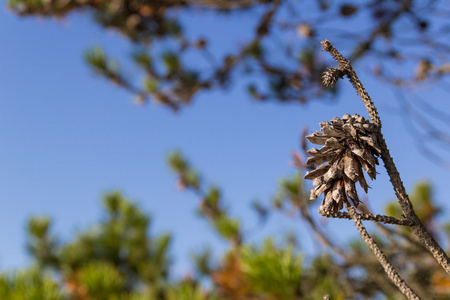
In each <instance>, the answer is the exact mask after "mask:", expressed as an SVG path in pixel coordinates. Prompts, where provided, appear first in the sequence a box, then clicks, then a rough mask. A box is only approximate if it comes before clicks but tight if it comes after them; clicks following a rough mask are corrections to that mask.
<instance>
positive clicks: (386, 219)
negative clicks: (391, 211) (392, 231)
mask: <svg viewBox="0 0 450 300" xmlns="http://www.w3.org/2000/svg"><path fill="white" fill-rule="evenodd" d="M319 213H320V214H321V215H322V216H324V217H327V218H337V219H349V220H352V219H353V218H352V216H350V214H349V213H346V212H340V211H329V210H324V209H319ZM357 215H358V216H359V217H360V218H361V220H365V221H375V222H381V223H385V224H395V225H401V226H408V227H411V226H413V225H414V222H413V221H412V220H410V219H397V218H394V217H390V216H384V215H374V214H367V213H361V214H357Z"/></svg>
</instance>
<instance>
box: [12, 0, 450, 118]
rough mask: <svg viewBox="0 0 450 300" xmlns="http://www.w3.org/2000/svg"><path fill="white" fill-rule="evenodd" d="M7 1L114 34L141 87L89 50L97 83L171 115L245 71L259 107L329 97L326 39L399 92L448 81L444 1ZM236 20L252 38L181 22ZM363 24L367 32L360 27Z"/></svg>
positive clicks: (28, 12) (18, 9) (25, 12)
mask: <svg viewBox="0 0 450 300" xmlns="http://www.w3.org/2000/svg"><path fill="white" fill-rule="evenodd" d="M7 3H8V6H9V8H10V9H11V10H12V11H13V12H15V13H16V14H18V15H20V16H42V17H56V18H62V17H65V16H67V15H68V14H70V13H73V12H77V11H81V12H84V13H85V14H86V15H89V16H91V17H92V19H93V20H94V22H96V23H97V24H98V25H99V26H101V27H102V28H104V29H109V30H114V31H117V32H119V33H120V34H121V35H122V36H123V37H124V38H125V39H126V40H129V42H130V47H132V48H133V49H134V50H133V51H131V52H132V54H131V57H130V60H131V61H133V62H134V63H135V65H136V68H137V69H138V70H140V71H141V73H142V78H143V84H142V85H139V84H136V82H132V81H127V80H125V78H126V76H123V75H122V73H121V71H120V70H119V69H118V68H117V65H118V64H117V63H114V64H112V65H111V63H110V62H111V60H110V59H107V58H106V55H105V54H104V52H103V50H101V48H95V49H94V50H92V51H88V52H87V54H86V61H87V62H88V64H89V65H91V66H92V67H93V69H94V70H95V71H96V72H97V73H98V74H100V75H101V76H104V77H106V78H108V79H110V80H112V81H113V82H114V83H116V84H119V85H121V86H122V87H124V88H126V89H128V90H129V91H130V92H132V93H134V94H136V95H137V96H138V98H139V99H141V100H140V102H139V103H143V102H145V101H147V99H153V100H154V101H156V102H157V103H161V104H163V105H167V106H168V107H170V108H172V109H174V110H177V109H179V108H180V107H182V106H183V105H186V104H189V103H191V102H192V98H193V97H194V96H195V95H196V94H197V93H198V92H199V91H201V90H205V89H206V90H207V89H212V88H226V87H228V86H229V85H230V83H231V82H234V81H236V80H239V79H237V78H238V76H235V75H237V74H239V73H240V72H241V71H245V74H246V75H245V80H246V81H247V83H248V84H249V85H248V86H249V88H248V91H249V93H250V95H251V96H252V97H253V98H254V99H257V100H275V101H279V102H292V101H294V102H300V103H305V102H307V101H311V100H314V99H317V98H323V97H325V98H328V99H330V98H331V96H332V95H333V93H335V92H336V89H327V88H324V87H322V85H321V83H320V76H321V73H322V71H323V70H324V69H325V66H326V64H325V62H324V61H323V59H321V58H320V57H319V53H320V47H319V42H320V40H322V39H324V38H329V39H332V41H333V42H335V43H336V44H337V45H338V46H339V49H341V50H345V51H344V52H347V53H351V55H350V59H351V61H352V62H355V61H357V60H362V61H364V62H367V63H368V64H369V65H370V68H369V69H371V70H372V71H373V74H375V75H376V76H379V77H380V78H382V79H383V80H386V79H387V80H389V81H390V82H392V83H394V84H397V85H399V86H404V87H406V86H407V85H408V84H409V83H412V82H414V83H415V84H419V83H420V84H422V83H424V82H428V83H430V82H436V79H441V78H443V77H444V76H448V73H449V67H448V63H447V62H448V60H449V54H450V51H449V49H450V47H449V44H448V39H445V38H444V37H445V36H447V37H448V25H449V23H448V18H446V13H443V12H442V8H443V7H444V6H445V1H426V0H423V1H418V0H415V1H414V0H401V1H397V0H377V1H371V0H367V1H366V0H365V1H358V2H349V1H340V0H334V1H333V0H326V1H316V0H308V1H290V0H236V1H226V0H215V1H211V0H171V1H163V0H156V1H148V0H114V1H109V0H51V1H48V0H8V2H7ZM305 11H306V13H305ZM242 13H248V15H249V16H251V18H248V19H247V20H248V25H247V26H245V28H244V27H242V28H241V30H243V31H245V32H248V33H249V34H250V36H249V37H248V38H247V40H244V41H242V40H238V38H237V36H234V35H233V34H231V35H227V36H226V37H224V36H223V35H217V36H208V37H204V34H203V33H202V32H201V31H199V32H193V31H189V30H187V29H186V28H188V27H189V26H186V22H187V21H186V19H185V18H184V15H187V16H189V17H192V16H194V17H196V18H197V17H198V18H202V17H204V16H205V15H213V16H214V17H215V19H214V20H215V21H217V22H222V21H223V22H225V23H226V24H229V23H227V22H229V21H228V19H227V18H229V16H233V15H240V14H242ZM189 17H188V19H189ZM361 21H364V26H360V25H358V24H359V23H360V22H361ZM200 30H201V29H200ZM405 33H408V34H405ZM224 38H226V39H227V41H226V44H228V45H229V47H228V48H223V49H221V50H222V51H221V53H213V50H212V49H215V48H214V47H215V44H216V43H217V42H218V39H224ZM221 44H223V43H221ZM419 45H420V47H419ZM411 52H413V53H415V54H411ZM193 54H195V55H196V57H198V60H197V61H201V60H203V62H200V63H195V64H192V63H190V62H191V61H192V57H193V56H192V55H193ZM416 54H417V55H416ZM373 58H375V60H376V63H373V61H374V60H373ZM124 65H125V64H124ZM399 65H402V66H405V65H408V66H409V67H408V68H410V69H408V68H405V67H403V69H404V71H402V72H401V73H399V72H397V73H393V72H392V71H391V70H393V69H395V68H396V67H397V66H399ZM397 70H399V69H398V68H397ZM411 74H414V75H413V76H411ZM241 77H242V76H240V77H239V78H241ZM141 82H142V81H141ZM257 86H259V88H257Z"/></svg>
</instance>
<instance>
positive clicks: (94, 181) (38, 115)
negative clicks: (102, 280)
mask: <svg viewBox="0 0 450 300" xmlns="http://www.w3.org/2000/svg"><path fill="white" fill-rule="evenodd" d="M244 20H245V18H242V17H241V18H239V17H237V18H236V19H235V20H234V22H233V23H230V24H228V25H227V26H223V24H222V25H220V24H217V25H215V26H216V27H214V26H205V24H211V18H210V19H209V20H205V19H203V20H193V21H192V23H191V24H190V26H191V27H192V29H193V30H200V29H202V28H206V30H209V31H210V33H211V32H214V31H218V32H220V33H221V34H222V36H223V37H224V39H225V38H226V36H230V35H236V34H240V33H239V32H240V31H241V28H242V26H244V27H245V22H244ZM202 22H203V23H202ZM205 22H207V23H205ZM243 36H245V35H243ZM328 38H329V39H331V40H332V37H328ZM95 45H101V46H104V47H105V48H106V49H107V50H108V51H109V53H112V54H115V53H117V54H118V55H123V54H124V53H125V54H126V53H129V52H130V50H131V48H130V47H129V45H128V44H127V43H126V42H125V41H124V40H122V39H121V38H120V37H119V36H118V35H117V34H114V33H112V32H105V31H102V30H101V29H99V28H98V27H97V26H96V25H93V24H92V23H91V21H90V19H89V18H87V17H85V16H82V15H75V16H71V17H70V18H68V19H65V20H62V21H54V20H44V19H36V18H30V19H21V18H18V17H16V16H14V15H13V14H12V13H10V12H8V11H7V10H6V8H4V7H2V8H1V9H0V93H1V94H0V95H1V96H0V137H1V139H0V241H1V243H0V270H7V269H14V268H19V267H23V266H25V265H27V263H28V261H29V259H28V256H27V254H26V251H25V226H26V220H27V218H28V217H30V216H32V215H42V214H45V215H48V216H50V217H52V218H53V220H54V227H53V229H54V232H55V233H56V234H57V235H59V236H60V237H61V238H63V239H68V238H69V237H70V236H72V235H73V234H74V233H76V232H77V231H79V230H82V229H83V228H85V227H86V226H88V225H89V224H93V223H94V222H96V221H98V220H99V219H100V218H101V216H102V214H101V202H100V199H101V196H102V194H103V193H105V192H108V191H112V190H115V189H119V190H121V191H123V192H124V194H125V195H126V196H128V197H130V198H131V199H134V200H136V201H137V202H138V203H139V204H141V206H142V207H143V208H144V209H145V210H146V211H147V212H150V213H151V214H152V215H153V220H154V222H153V232H154V233H155V232H157V233H160V232H164V231H168V232H171V233H173V234H174V243H173V245H172V248H171V250H172V254H173V258H174V263H175V267H174V269H175V273H178V274H181V273H182V272H185V271H187V270H189V269H190V267H189V263H188V258H189V253H191V252H192V251H195V250H199V249H201V248H202V246H204V245H213V247H214V249H217V251H220V249H223V248H224V247H225V245H226V244H225V243H224V242H221V241H220V240H219V239H218V238H217V237H216V236H215V235H214V234H213V233H212V232H211V230H210V229H209V227H208V225H207V223H206V221H204V220H202V219H199V218H198V217H196V215H195V210H196V206H197V199H196V198H195V197H194V196H192V195H190V194H188V193H183V192H180V191H178V190H176V188H175V182H176V178H175V176H174V174H172V173H171V172H170V170H169V168H168V166H167V164H166V162H165V158H166V155H167V154H168V152H169V151H171V150H174V149H180V150H181V151H182V152H183V153H184V154H185V155H186V156H187V157H188V158H189V159H190V161H191V162H192V163H193V165H194V166H196V167H197V168H198V169H199V170H200V171H201V172H202V174H204V176H205V178H206V179H207V180H208V182H210V183H216V184H218V185H219V186H220V187H222V188H223V190H224V195H225V201H226V203H227V206H228V207H229V208H230V210H231V212H232V214H234V215H236V216H238V217H240V218H241V219H244V223H243V227H244V228H253V227H254V226H255V225H256V224H257V220H256V218H255V216H254V214H253V213H252V212H251V209H250V203H251V201H252V200H254V199H260V200H261V201H262V202H263V203H269V198H270V197H271V196H273V195H274V194H275V192H276V188H277V182H278V181H279V179H280V178H281V177H284V176H287V175H292V174H295V170H294V169H293V168H292V167H291V166H290V165H289V161H290V152H291V151H292V150H297V149H298V145H299V135H300V132H301V129H302V128H303V126H305V125H307V126H309V128H310V130H317V129H319V126H318V123H319V122H321V121H325V120H330V119H332V118H333V117H335V116H339V117H341V116H342V115H343V114H345V113H350V114H354V113H359V114H361V115H364V116H366V115H367V114H366V113H365V111H364V107H363V105H362V103H360V101H359V99H358V98H357V96H356V95H355V92H354V91H353V90H352V89H351V87H350V85H349V84H347V83H346V84H344V85H342V93H341V94H340V101H338V102H337V103H335V104H333V105H330V104H329V103H318V102H316V103H311V104H308V105H306V106H299V105H277V104H270V103H266V104H261V103H256V102H253V101H252V100H250V99H248V98H247V95H246V94H245V93H244V92H243V89H242V88H241V87H240V86H239V84H237V85H234V86H233V87H232V88H231V89H230V90H229V91H227V92H213V93H205V94H202V95H201V96H199V97H197V98H196V100H195V103H194V104H193V105H191V106H190V107H188V108H186V109H184V110H182V111H181V112H180V113H178V114H174V113H172V112H171V111H169V110H168V109H166V108H164V107H160V106H157V105H148V106H137V105H135V104H133V99H132V97H131V95H129V94H127V93H126V92H124V91H122V90H121V89H119V88H117V87H114V86H112V85H111V84H110V83H108V82H106V81H104V80H103V79H101V78H99V77H96V76H95V75H94V74H93V73H92V71H91V70H90V69H89V68H88V67H87V66H86V64H85V63H84V61H83V59H82V56H83V53H84V51H85V50H86V49H88V48H90V47H92V46H95ZM323 55H326V54H323ZM129 74H130V76H137V75H138V74H134V73H133V71H130V73H129ZM361 79H362V81H363V83H364V84H365V85H366V88H367V89H368V91H369V93H370V94H371V95H372V98H373V99H374V100H375V101H376V103H377V104H378V105H379V111H380V114H381V118H382V121H383V124H384V134H385V137H386V139H387V142H388V146H389V147H390V149H391V153H392V155H393V156H394V160H395V161H396V163H397V166H398V168H399V170H400V173H401V175H402V178H403V181H404V183H405V185H406V187H407V189H408V190H410V188H411V187H412V186H413V184H414V183H415V182H417V181H419V180H422V179H427V180H430V181H432V182H433V185H434V187H435V195H436V201H437V202H438V203H439V204H440V205H442V206H444V207H445V208H447V209H448V208H449V204H448V201H447V197H448V195H449V194H450V185H449V184H448V178H449V173H448V171H445V170H443V169H442V168H439V167H438V166H436V165H433V164H432V163H430V161H428V160H426V159H424V157H423V156H422V155H421V154H419V152H418V151H417V149H416V148H415V147H414V141H413V139H412V137H411V136H410V135H409V134H407V133H406V131H405V129H404V126H403V124H402V122H401V118H400V117H399V116H397V115H396V114H395V113H392V110H391V109H390V107H392V106H394V107H395V106H396V102H395V98H394V94H393V93H392V91H391V89H390V88H389V87H387V86H383V85H381V84H380V83H379V82H376V81H374V80H373V79H372V78H371V77H370V76H367V75H366V76H364V75H362V76H361ZM434 95H435V98H434V99H442V100H444V99H447V98H448V94H444V93H442V94H441V93H440V92H437V93H434ZM441 103H442V106H440V108H442V110H445V111H450V104H448V101H441ZM378 171H379V172H380V173H381V175H380V176H379V177H378V179H377V181H376V182H373V183H372V184H371V186H372V187H373V189H372V190H371V191H370V192H369V196H368V197H369V201H370V205H371V207H372V208H373V210H374V211H376V212H381V209H382V207H383V205H384V204H385V203H386V201H388V200H390V199H392V198H393V197H394V193H393V191H392V188H391V186H390V182H389V181H388V178H387V176H386V174H385V171H384V170H383V169H382V167H379V168H378ZM446 216H448V214H446ZM332 222H335V223H332V224H339V226H338V227H337V229H335V230H339V228H348V230H353V231H350V233H349V235H351V236H354V235H355V234H356V231H355V230H354V229H351V227H346V225H345V224H343V223H342V222H341V221H338V220H333V221H332ZM269 224H272V225H270V226H268V227H266V228H264V229H263V230H261V231H257V232H256V233H255V234H254V236H252V237H251V238H252V239H254V240H258V239H260V238H261V237H263V236H265V235H267V234H270V233H280V234H285V233H288V232H292V231H295V232H297V233H298V234H299V236H300V237H303V236H305V235H304V228H303V227H302V226H303V225H302V223H301V222H298V221H291V220H287V219H286V218H285V217H281V216H273V217H271V219H270V220H269ZM274 224H276V225H274ZM345 230H347V229H345ZM309 243H311V241H310V240H308V239H306V240H304V241H302V244H303V246H304V248H305V249H306V250H307V249H311V247H310V245H308V244H309Z"/></svg>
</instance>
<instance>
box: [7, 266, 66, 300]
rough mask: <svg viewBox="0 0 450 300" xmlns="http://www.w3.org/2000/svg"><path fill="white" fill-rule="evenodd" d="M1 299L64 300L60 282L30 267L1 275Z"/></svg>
mask: <svg viewBox="0 0 450 300" xmlns="http://www.w3.org/2000/svg"><path fill="white" fill-rule="evenodd" d="M0 299H8V300H23V299H27V300H63V299H65V298H64V297H63V292H62V290H61V287H60V285H59V283H58V282H56V281H54V280H52V279H51V278H50V277H49V276H48V275H46V274H43V273H42V272H41V271H40V270H39V269H38V268H30V269H27V270H23V271H19V272H16V273H13V274H2V275H0Z"/></svg>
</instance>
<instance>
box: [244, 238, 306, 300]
mask: <svg viewBox="0 0 450 300" xmlns="http://www.w3.org/2000/svg"><path fill="white" fill-rule="evenodd" d="M241 255H242V257H241V264H242V270H243V272H244V274H245V276H246V277H247V278H248V280H249V283H250V284H251V285H252V287H253V289H254V290H255V291H257V292H260V293H263V294H267V295H273V296H276V297H279V298H280V299H294V298H295V297H296V295H298V294H299V293H300V291H299V288H300V281H301V279H302V275H303V274H302V273H303V266H302V261H303V257H302V256H301V255H299V254H295V251H294V249H293V248H292V247H287V248H281V247H277V246H275V243H274V241H273V240H272V239H267V240H266V241H265V242H264V243H263V245H262V246H261V247H260V248H256V247H254V246H252V245H246V246H243V247H242V248H241Z"/></svg>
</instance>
